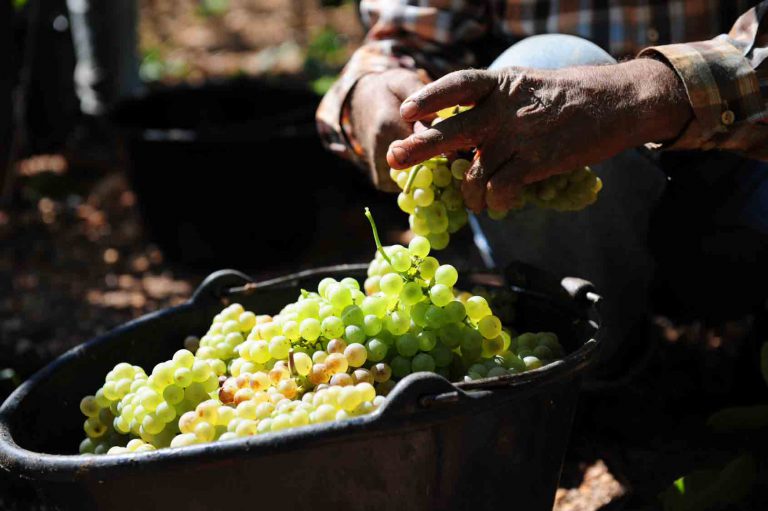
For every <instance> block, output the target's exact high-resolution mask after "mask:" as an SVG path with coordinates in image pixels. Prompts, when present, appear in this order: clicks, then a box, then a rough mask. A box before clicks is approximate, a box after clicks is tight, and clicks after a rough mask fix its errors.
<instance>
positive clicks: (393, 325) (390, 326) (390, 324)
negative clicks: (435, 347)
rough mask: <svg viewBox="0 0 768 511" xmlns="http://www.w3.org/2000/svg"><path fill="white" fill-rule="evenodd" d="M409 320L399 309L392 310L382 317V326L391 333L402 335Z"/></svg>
mask: <svg viewBox="0 0 768 511" xmlns="http://www.w3.org/2000/svg"><path fill="white" fill-rule="evenodd" d="M410 323H411V320H410V318H409V317H408V316H406V315H405V314H403V313H402V312H400V311H393V312H392V313H391V314H389V315H388V316H387V317H386V318H385V319H384V327H385V328H386V329H387V331H388V332H389V333H391V334H392V335H403V334H404V333H405V332H407V331H408V328H409V327H410V326H411V325H410Z"/></svg>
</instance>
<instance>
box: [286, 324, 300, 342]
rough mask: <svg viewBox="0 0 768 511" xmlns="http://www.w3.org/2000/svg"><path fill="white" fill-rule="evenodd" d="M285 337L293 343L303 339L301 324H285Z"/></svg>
mask: <svg viewBox="0 0 768 511" xmlns="http://www.w3.org/2000/svg"><path fill="white" fill-rule="evenodd" d="M283 335H284V336H286V337H287V338H289V339H290V340H291V341H297V340H299V338H300V337H301V332H300V330H299V324H298V323H297V322H296V321H286V322H285V323H283Z"/></svg>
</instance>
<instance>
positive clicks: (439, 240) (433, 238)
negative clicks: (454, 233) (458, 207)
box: [427, 225, 451, 250]
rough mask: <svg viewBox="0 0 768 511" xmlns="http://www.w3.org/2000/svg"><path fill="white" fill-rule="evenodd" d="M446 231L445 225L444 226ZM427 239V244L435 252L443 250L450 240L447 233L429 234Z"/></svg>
mask: <svg viewBox="0 0 768 511" xmlns="http://www.w3.org/2000/svg"><path fill="white" fill-rule="evenodd" d="M446 229H447V225H446ZM427 239H428V240H429V243H430V244H431V245H432V248H434V249H435V250H443V249H444V248H445V247H447V246H448V243H449V242H450V240H451V236H450V234H448V232H445V231H443V232H430V233H429V234H428V235H427Z"/></svg>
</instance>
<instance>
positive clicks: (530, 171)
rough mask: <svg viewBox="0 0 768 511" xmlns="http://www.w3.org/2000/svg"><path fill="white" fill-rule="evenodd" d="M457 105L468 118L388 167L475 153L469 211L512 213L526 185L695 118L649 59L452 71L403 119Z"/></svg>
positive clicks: (429, 136)
mask: <svg viewBox="0 0 768 511" xmlns="http://www.w3.org/2000/svg"><path fill="white" fill-rule="evenodd" d="M459 104H460V105H474V108H473V109H472V110H469V111H467V112H464V113H461V114H459V115H456V116H454V117H451V118H450V119H447V120H445V121H443V122H441V123H439V124H437V125H435V126H434V127H433V128H431V129H428V130H425V131H423V132H421V133H416V134H413V135H410V136H409V137H408V138H406V139H404V140H399V141H396V142H394V143H393V144H392V145H391V146H390V149H389V152H388V154H387V160H388V162H389V164H390V165H391V166H392V167H394V168H398V169H402V168H407V167H409V166H411V165H414V164H416V163H419V162H421V161H424V160H426V159H427V158H430V157H432V156H435V155H437V154H441V153H448V152H450V151H454V150H457V149H462V148H469V147H477V149H478V152H477V157H476V158H475V161H474V163H473V165H472V167H471V168H470V169H469V171H468V172H467V175H466V178H465V180H464V182H463V183H462V193H463V194H464V200H465V203H466V205H467V207H469V208H470V209H472V210H474V211H480V210H482V209H483V208H485V207H489V208H491V209H495V210H506V209H509V206H510V205H511V204H512V203H513V201H514V200H515V198H516V197H518V196H519V194H520V190H521V188H522V187H523V186H524V185H526V184H529V183H533V182H536V181H540V180H542V179H545V178H547V177H549V176H551V175H553V174H558V173H563V172H567V171H570V170H573V169H575V168H577V167H579V166H583V165H587V164H590V163H596V162H600V161H603V160H605V159H606V158H610V157H611V156H614V155H616V154H618V153H619V152H621V151H623V150H625V149H628V148H632V147H637V146H640V145H642V144H643V143H646V142H662V141H665V140H670V139H673V138H674V137H676V136H677V135H679V134H680V133H681V132H682V130H683V129H684V128H685V126H686V124H687V122H688V120H689V119H690V118H691V115H692V112H691V109H690V106H689V103H688V100H687V97H686V93H685V90H684V88H683V85H682V82H681V81H680V80H679V79H678V77H677V76H676V74H675V72H674V71H673V70H672V69H671V68H669V67H668V66H667V65H666V64H664V63H662V62H658V61H655V60H650V59H638V60H634V61H630V62H626V63H622V64H616V65H608V66H590V67H572V68H565V69H558V70H534V69H525V68H508V69H502V70H498V71H479V70H469V71H458V72H456V73H451V74H449V75H447V76H445V77H443V78H441V79H440V80H437V81H435V82H433V83H431V84H429V85H427V86H426V87H424V88H423V89H421V90H420V91H419V92H417V93H415V94H413V95H411V96H410V97H409V98H407V99H406V101H405V102H404V103H403V105H402V106H401V109H400V112H401V114H402V117H403V119H404V120H405V121H409V122H414V121H416V120H418V119H422V118H426V117H428V116H430V115H432V114H433V113H434V112H436V111H438V110H440V109H443V108H448V107H451V106H453V105H459Z"/></svg>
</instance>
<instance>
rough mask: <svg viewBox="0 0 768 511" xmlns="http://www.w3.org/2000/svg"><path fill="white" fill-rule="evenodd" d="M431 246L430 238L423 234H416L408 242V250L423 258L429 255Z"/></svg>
mask: <svg viewBox="0 0 768 511" xmlns="http://www.w3.org/2000/svg"><path fill="white" fill-rule="evenodd" d="M430 248H431V247H430V245H429V240H428V239H427V238H425V237H423V236H414V238H413V239H412V240H411V242H410V243H409V244H408V251H409V252H410V253H411V255H413V256H416V257H421V258H422V259H423V258H425V257H427V256H428V255H429V250H430Z"/></svg>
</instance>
